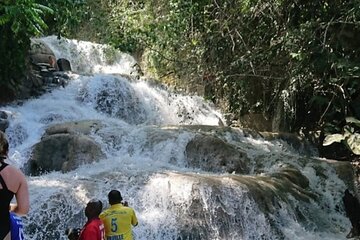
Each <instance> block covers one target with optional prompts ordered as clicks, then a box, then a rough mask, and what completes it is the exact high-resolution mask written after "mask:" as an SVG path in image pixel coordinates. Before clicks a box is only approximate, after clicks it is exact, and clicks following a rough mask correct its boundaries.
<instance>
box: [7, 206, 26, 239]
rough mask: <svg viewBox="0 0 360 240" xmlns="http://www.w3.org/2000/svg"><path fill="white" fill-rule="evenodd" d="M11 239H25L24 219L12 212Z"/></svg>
mask: <svg viewBox="0 0 360 240" xmlns="http://www.w3.org/2000/svg"><path fill="white" fill-rule="evenodd" d="M10 225H11V240H24V239H25V238H24V228H23V224H22V220H21V218H20V217H18V216H17V215H16V214H15V213H12V212H10Z"/></svg>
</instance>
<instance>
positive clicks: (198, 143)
mask: <svg viewBox="0 0 360 240" xmlns="http://www.w3.org/2000/svg"><path fill="white" fill-rule="evenodd" d="M186 160H187V162H188V165H189V166H190V167H194V168H200V169H203V170H205V171H211V172H228V173H232V172H235V173H247V172H248V167H247V162H248V161H249V159H248V157H247V155H246V153H245V152H241V151H240V150H238V149H236V148H235V147H234V146H233V145H231V144H229V143H226V142H224V141H223V140H221V139H220V138H217V137H215V136H209V135H197V136H195V137H194V138H193V139H192V140H191V141H190V142H189V143H188V144H187V146H186Z"/></svg>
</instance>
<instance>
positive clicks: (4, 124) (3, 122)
mask: <svg viewBox="0 0 360 240" xmlns="http://www.w3.org/2000/svg"><path fill="white" fill-rule="evenodd" d="M8 127H9V120H8V115H7V113H6V112H4V111H0V131H2V132H5V130H6V129H7V128H8Z"/></svg>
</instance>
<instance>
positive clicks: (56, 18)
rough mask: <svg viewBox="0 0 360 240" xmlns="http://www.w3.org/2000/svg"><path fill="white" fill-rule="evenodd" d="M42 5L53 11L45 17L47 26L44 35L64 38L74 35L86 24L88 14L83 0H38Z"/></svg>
mask: <svg viewBox="0 0 360 240" xmlns="http://www.w3.org/2000/svg"><path fill="white" fill-rule="evenodd" d="M38 1H39V2H40V3H42V4H43V5H46V6H48V7H49V8H51V9H53V12H52V13H51V14H47V15H46V16H45V20H46V22H47V25H48V26H49V30H48V32H46V34H49V35H50V34H55V35H58V36H59V37H60V36H65V37H70V36H72V35H74V34H75V33H76V32H77V31H78V30H79V27H80V26H81V22H84V21H85V22H86V17H87V14H88V12H87V11H86V3H87V1H85V0H38Z"/></svg>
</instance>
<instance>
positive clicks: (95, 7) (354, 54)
mask: <svg viewBox="0 0 360 240" xmlns="http://www.w3.org/2000/svg"><path fill="white" fill-rule="evenodd" d="M104 26H106V27H104ZM50 34H55V35H58V36H59V37H61V36H64V37H68V38H76V39H81V40H88V41H94V42H99V43H106V44H110V45H112V46H114V47H115V48H117V49H120V50H122V51H126V52H129V53H131V54H133V55H134V56H136V57H137V58H138V59H139V61H141V63H142V66H143V68H144V70H145V71H146V72H147V73H148V74H151V75H152V76H154V77H155V78H156V79H159V80H160V81H162V82H164V83H168V84H172V85H173V86H176V87H178V88H183V89H184V88H186V89H189V90H190V91H197V92H198V93H199V94H203V95H204V96H205V97H206V98H207V99H209V100H211V101H213V102H214V103H215V104H217V105H218V106H220V107H221V108H222V109H223V110H224V112H228V113H230V115H231V118H232V119H233V120H236V119H241V118H242V117H243V116H245V115H249V114H250V115H251V114H260V115H261V116H263V117H264V118H265V119H269V120H272V122H273V125H272V130H273V131H287V132H296V133H301V134H303V135H305V136H307V137H308V138H312V137H314V136H315V138H316V139H317V140H319V141H320V142H322V141H323V139H324V138H325V136H328V137H327V138H325V143H326V144H331V143H333V142H341V143H342V144H343V146H345V147H346V148H347V149H348V153H346V154H345V155H344V156H345V157H356V156H358V155H360V137H359V136H360V135H359V129H360V122H359V121H358V119H360V41H359V39H360V1H353V0H318V1H313V0H267V1H261V0H198V1H195V0H166V1H163V0H156V1H148V0H130V1H125V0H87V1H86V0H2V1H1V3H0V53H1V56H2V57H1V58H0V69H1V72H0V89H1V90H0V93H1V95H2V96H3V97H2V98H5V97H11V96H14V95H16V94H15V93H16V88H17V84H18V83H19V79H20V78H22V77H23V74H24V70H25V66H26V60H25V59H26V53H27V50H28V48H29V39H30V38H31V37H34V36H41V35H50ZM314 133H316V134H314ZM326 144H325V145H326ZM340 155H342V154H340ZM344 156H343V157H344Z"/></svg>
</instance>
